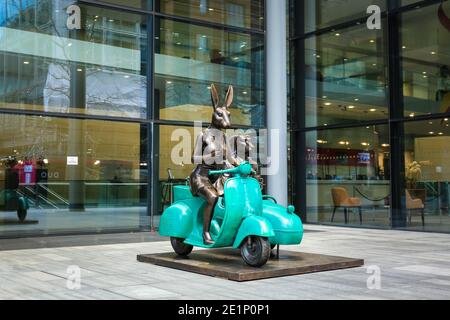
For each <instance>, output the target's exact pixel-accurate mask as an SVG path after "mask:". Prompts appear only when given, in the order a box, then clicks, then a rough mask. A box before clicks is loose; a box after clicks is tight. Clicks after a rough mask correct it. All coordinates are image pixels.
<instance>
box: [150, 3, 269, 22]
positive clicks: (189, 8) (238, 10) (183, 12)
mask: <svg viewBox="0 0 450 320" xmlns="http://www.w3.org/2000/svg"><path fill="white" fill-rule="evenodd" d="M156 10H158V11H160V12H163V13H167V14H171V15H177V16H184V17H189V18H193V19H200V20H207V21H210V22H214V23H220V24H227V25H231V26H234V27H241V28H250V29H263V27H264V1H263V0H234V1H229V0H225V1H223V0H156Z"/></svg>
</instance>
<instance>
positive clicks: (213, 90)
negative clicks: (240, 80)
mask: <svg viewBox="0 0 450 320" xmlns="http://www.w3.org/2000/svg"><path fill="white" fill-rule="evenodd" d="M233 95H234V90H233V86H231V85H230V86H229V87H228V91H227V95H226V96H225V101H224V103H223V105H219V104H220V99H219V95H218V94H217V89H216V86H215V85H214V84H212V85H211V102H212V106H213V108H214V109H216V108H225V109H226V108H228V107H229V106H231V104H232V103H233Z"/></svg>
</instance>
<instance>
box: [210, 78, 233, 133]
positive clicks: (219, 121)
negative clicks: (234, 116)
mask: <svg viewBox="0 0 450 320" xmlns="http://www.w3.org/2000/svg"><path fill="white" fill-rule="evenodd" d="M211 101H212V106H213V115H212V120H211V123H212V125H213V126H214V127H215V128H217V129H228V128H229V127H230V126H231V116H230V111H228V107H229V106H230V105H231V103H232V102H233V87H232V86H229V87H228V92H227V95H226V96H225V101H224V102H223V104H220V100H219V95H218V94H217V89H216V87H215V86H214V84H212V85H211Z"/></svg>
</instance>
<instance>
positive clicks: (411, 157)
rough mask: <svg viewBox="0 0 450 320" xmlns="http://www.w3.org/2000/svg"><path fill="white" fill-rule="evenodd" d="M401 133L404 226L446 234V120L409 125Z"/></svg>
mask: <svg viewBox="0 0 450 320" xmlns="http://www.w3.org/2000/svg"><path fill="white" fill-rule="evenodd" d="M404 130H405V140H404V145H405V151H404V153H405V176H404V177H402V178H403V179H404V181H405V195H404V196H405V204H404V205H405V207H404V208H403V209H404V212H405V218H406V227H407V228H409V229H415V230H422V229H423V228H425V229H426V230H432V231H445V232H448V230H450V217H449V203H450V202H449V200H450V197H449V195H450V193H449V191H450V189H449V181H450V160H449V152H448V150H449V147H450V127H449V119H447V118H443V119H437V120H431V121H419V122H416V121H414V122H409V123H406V124H405V125H404ZM422 214H423V215H424V220H423V224H422Z"/></svg>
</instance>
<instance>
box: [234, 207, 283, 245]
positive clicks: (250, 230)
mask: <svg viewBox="0 0 450 320" xmlns="http://www.w3.org/2000/svg"><path fill="white" fill-rule="evenodd" d="M248 236H259V237H264V238H271V237H274V236H275V232H274V231H273V228H272V225H271V224H270V222H269V221H268V220H267V219H265V218H263V217H261V216H256V215H252V216H249V217H247V218H245V220H244V221H243V222H242V224H241V226H240V228H239V231H238V234H237V235H236V238H235V240H234V244H233V248H239V247H240V245H241V243H242V241H244V239H245V238H246V237H248Z"/></svg>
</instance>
